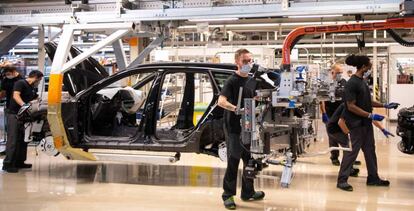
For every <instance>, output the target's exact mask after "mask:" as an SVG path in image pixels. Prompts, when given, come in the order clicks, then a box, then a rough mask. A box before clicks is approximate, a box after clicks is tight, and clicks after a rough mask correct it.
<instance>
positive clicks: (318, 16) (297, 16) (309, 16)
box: [288, 15, 342, 18]
mask: <svg viewBox="0 0 414 211" xmlns="http://www.w3.org/2000/svg"><path fill="white" fill-rule="evenodd" d="M329 17H342V15H291V16H288V18H329Z"/></svg>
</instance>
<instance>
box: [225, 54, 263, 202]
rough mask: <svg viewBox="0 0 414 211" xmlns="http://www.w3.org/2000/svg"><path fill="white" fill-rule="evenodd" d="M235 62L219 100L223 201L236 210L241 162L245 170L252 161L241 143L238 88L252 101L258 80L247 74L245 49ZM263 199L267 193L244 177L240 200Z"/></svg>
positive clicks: (248, 60)
mask: <svg viewBox="0 0 414 211" xmlns="http://www.w3.org/2000/svg"><path fill="white" fill-rule="evenodd" d="M235 63H236V65H237V71H236V72H235V73H234V74H233V75H231V76H230V77H229V78H228V79H227V81H226V83H225V84H224V87H223V89H222V90H221V93H220V96H219V99H218V105H219V106H220V107H222V108H224V109H225V110H226V111H225V132H226V141H227V169H226V173H225V175H224V180H223V189H224V192H223V195H222V199H223V201H224V206H225V207H226V208H227V209H236V204H235V202H234V198H233V196H234V195H236V187H237V173H238V169H239V162H240V159H242V160H243V166H244V167H246V165H247V164H248V162H249V159H250V158H251V155H250V153H249V152H248V151H247V149H250V146H249V145H243V144H242V143H241V136H240V134H241V124H240V119H241V116H240V115H237V114H236V113H235V111H236V108H237V106H236V105H237V101H238V96H239V89H240V87H243V94H242V99H245V98H253V97H254V96H255V90H256V81H255V80H254V79H252V77H249V75H248V74H249V72H250V70H251V67H252V55H251V53H250V52H249V51H248V50H246V49H239V50H238V51H236V53H235ZM242 102H243V101H242ZM241 104H242V105H243V103H241ZM242 145H243V146H242ZM264 196H265V194H264V192H262V191H257V192H256V191H255V190H254V187H253V179H249V178H245V177H244V176H243V177H242V190H241V199H242V200H243V201H251V200H261V199H263V198H264Z"/></svg>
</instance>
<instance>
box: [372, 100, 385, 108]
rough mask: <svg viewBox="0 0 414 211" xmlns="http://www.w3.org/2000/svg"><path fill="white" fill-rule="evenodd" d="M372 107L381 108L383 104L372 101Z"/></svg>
mask: <svg viewBox="0 0 414 211" xmlns="http://www.w3.org/2000/svg"><path fill="white" fill-rule="evenodd" d="M372 107H377V108H383V107H384V104H383V103H379V102H377V101H372Z"/></svg>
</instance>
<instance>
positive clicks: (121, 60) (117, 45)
mask: <svg viewBox="0 0 414 211" xmlns="http://www.w3.org/2000/svg"><path fill="white" fill-rule="evenodd" d="M112 47H113V48H114V53H115V58H116V63H117V65H118V68H119V70H125V69H126V67H127V66H128V65H127V60H126V56H125V51H124V47H123V44H122V40H121V39H119V40H118V41H115V42H114V43H112Z"/></svg>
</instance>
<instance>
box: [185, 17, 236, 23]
mask: <svg viewBox="0 0 414 211" xmlns="http://www.w3.org/2000/svg"><path fill="white" fill-rule="evenodd" d="M237 20H239V19H238V18H205V19H189V20H188V21H190V22H213V21H237Z"/></svg>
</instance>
